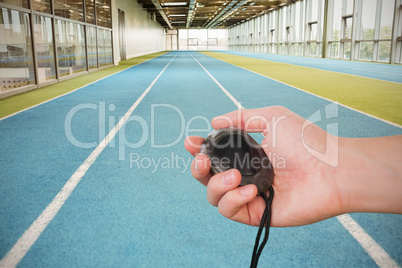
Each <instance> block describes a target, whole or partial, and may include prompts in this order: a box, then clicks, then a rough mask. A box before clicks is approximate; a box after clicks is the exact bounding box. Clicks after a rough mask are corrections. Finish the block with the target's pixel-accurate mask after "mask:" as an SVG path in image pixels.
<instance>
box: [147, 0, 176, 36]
mask: <svg viewBox="0 0 402 268" xmlns="http://www.w3.org/2000/svg"><path fill="white" fill-rule="evenodd" d="M151 1H152V3H153V4H154V5H155V7H156V9H157V10H158V11H159V14H161V16H162V18H163V19H164V20H165V22H166V24H167V25H168V27H169V29H173V26H172V24H170V21H169V19H168V18H167V17H166V14H165V12H164V11H163V9H162V7H161V5H160V4H159V1H158V0H151Z"/></svg>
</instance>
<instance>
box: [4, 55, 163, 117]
mask: <svg viewBox="0 0 402 268" xmlns="http://www.w3.org/2000/svg"><path fill="white" fill-rule="evenodd" d="M165 53H166V52H158V53H152V54H148V55H144V56H140V57H135V58H132V59H129V60H125V61H121V62H120V63H119V65H117V66H112V67H110V68H106V69H102V70H99V71H96V72H92V73H90V74H86V75H82V76H79V77H76V78H72V79H68V80H65V81H62V82H60V83H56V84H52V85H49V86H46V87H42V88H39V89H35V90H31V91H28V92H25V93H21V94H18V95H14V96H11V97H8V98H4V99H0V118H3V117H5V116H8V115H10V114H13V113H16V112H18V111H21V110H24V109H26V108H29V107H31V106H34V105H37V104H39V103H42V102H44V101H47V100H50V99H52V98H55V97H57V96H60V95H63V94H66V93H68V92H70V91H73V90H75V89H77V88H80V87H83V86H85V85H87V84H89V83H92V82H94V81H96V80H99V79H101V78H103V77H105V76H108V75H111V74H114V73H117V72H119V71H122V70H124V69H127V68H129V67H131V66H133V65H137V64H140V63H142V62H145V61H147V60H150V59H153V58H156V57H159V56H161V55H163V54H165Z"/></svg>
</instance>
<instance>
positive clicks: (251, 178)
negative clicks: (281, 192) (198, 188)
mask: <svg viewBox="0 0 402 268" xmlns="http://www.w3.org/2000/svg"><path fill="white" fill-rule="evenodd" d="M200 152H201V153H204V154H206V155H207V156H208V157H209V159H210V160H211V172H212V173H213V174H216V173H220V172H224V171H227V170H229V169H232V168H236V169H238V170H239V171H240V173H241V175H242V179H241V183H240V185H239V186H244V185H246V184H254V185H256V186H257V189H258V193H262V192H267V191H268V189H269V187H270V186H271V185H272V183H273V179H274V169H273V167H272V164H271V162H270V161H269V158H268V157H267V155H266V153H265V151H264V149H263V148H262V147H261V145H260V144H258V143H257V142H256V141H255V140H254V139H253V138H252V137H251V136H250V135H248V134H247V133H246V132H245V131H242V130H240V129H237V128H221V129H218V130H214V131H212V132H211V133H210V134H209V135H208V137H207V138H206V139H205V141H204V144H203V145H202V146H201V150H200Z"/></svg>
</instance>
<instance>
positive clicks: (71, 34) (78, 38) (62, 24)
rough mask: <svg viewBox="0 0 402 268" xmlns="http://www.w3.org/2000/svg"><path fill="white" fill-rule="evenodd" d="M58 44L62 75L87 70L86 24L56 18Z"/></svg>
mask: <svg viewBox="0 0 402 268" xmlns="http://www.w3.org/2000/svg"><path fill="white" fill-rule="evenodd" d="M56 45H57V62H58V65H59V75H60V76H66V75H70V74H73V73H78V72H83V71H85V70H86V57H85V37H84V25H81V24H77V23H73V22H68V21H62V20H56Z"/></svg>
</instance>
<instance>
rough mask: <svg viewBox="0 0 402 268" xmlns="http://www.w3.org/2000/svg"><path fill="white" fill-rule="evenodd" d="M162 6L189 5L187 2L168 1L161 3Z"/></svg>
mask: <svg viewBox="0 0 402 268" xmlns="http://www.w3.org/2000/svg"><path fill="white" fill-rule="evenodd" d="M161 6H165V7H173V6H187V2H168V3H161Z"/></svg>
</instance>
